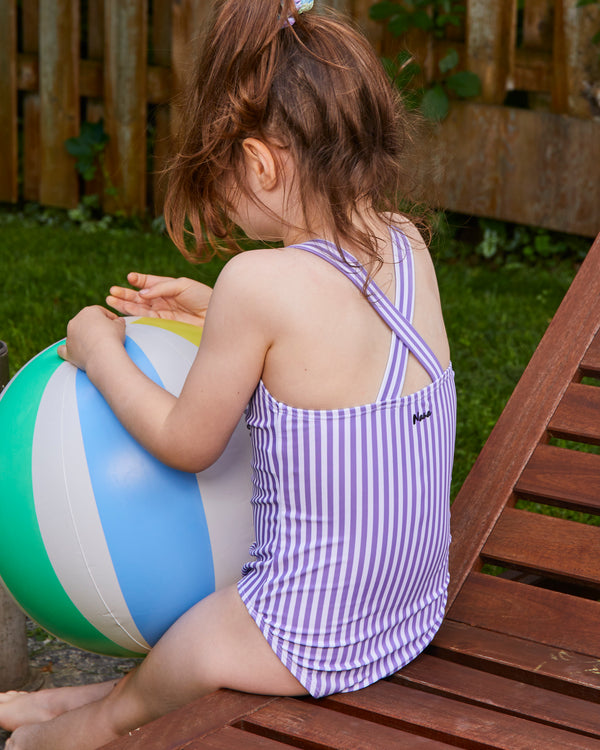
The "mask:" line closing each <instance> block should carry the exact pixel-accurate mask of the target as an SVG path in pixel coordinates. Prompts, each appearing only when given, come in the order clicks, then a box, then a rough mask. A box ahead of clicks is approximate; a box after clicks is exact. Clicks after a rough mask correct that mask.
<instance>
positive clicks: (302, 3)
mask: <svg viewBox="0 0 600 750" xmlns="http://www.w3.org/2000/svg"><path fill="white" fill-rule="evenodd" d="M314 4H315V3H314V0H294V5H295V6H296V10H297V12H298V15H300V13H306V12H307V11H309V10H310V9H311V8H312V7H313V5H314ZM295 23H296V19H295V18H294V16H290V17H289V18H288V19H287V25H288V26H293V25H294V24H295ZM285 25H286V24H284V26H285Z"/></svg>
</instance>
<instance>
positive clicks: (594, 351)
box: [581, 334, 600, 377]
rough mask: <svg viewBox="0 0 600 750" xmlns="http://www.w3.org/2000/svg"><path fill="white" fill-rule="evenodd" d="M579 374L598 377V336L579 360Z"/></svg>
mask: <svg viewBox="0 0 600 750" xmlns="http://www.w3.org/2000/svg"><path fill="white" fill-rule="evenodd" d="M581 372H582V374H583V375H588V376H590V377H600V334H598V335H597V336H596V337H595V338H594V340H593V341H592V343H591V344H590V346H589V348H588V350H587V352H586V353H585V355H584V357H583V359H582V360H581Z"/></svg>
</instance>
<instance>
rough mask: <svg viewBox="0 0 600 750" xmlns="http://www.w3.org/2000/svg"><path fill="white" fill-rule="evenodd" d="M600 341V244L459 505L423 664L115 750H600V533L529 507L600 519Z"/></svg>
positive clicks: (239, 705)
mask: <svg viewBox="0 0 600 750" xmlns="http://www.w3.org/2000/svg"><path fill="white" fill-rule="evenodd" d="M599 328H600V235H599V236H598V238H597V239H596V241H595V243H594V245H593V246H592V248H591V250H590V252H589V254H588V257H587V259H586V261H585V262H584V264H583V266H582V268H581V270H580V271H579V273H578V275H577V277H576V278H575V280H574V281H573V284H572V285H571V288H570V290H569V292H568V293H567V295H566V297H565V299H564V301H563V303H562V305H561V307H560V308H559V310H558V312H557V313H556V315H555V317H554V319H553V320H552V322H551V324H550V326H549V328H548V331H547V333H546V334H545V336H544V338H543V340H542V341H541V343H540V345H539V347H538V349H537V351H536V352H535V354H534V356H533V358H532V360H531V362H530V364H529V365H528V367H527V369H526V370H525V373H524V374H523V376H522V378H521V380H520V381H519V383H518V385H517V387H516V389H515V391H514V393H513V395H512V397H511V399H510V401H509V402H508V404H507V406H506V408H505V409H504V412H503V413H502V415H501V417H500V419H499V420H498V423H497V425H496V426H495V428H494V430H493V432H492V433H491V435H490V437H489V439H488V441H487V443H486V445H485V446H484V448H483V450H482V451H481V454H480V456H479V458H478V460H477V462H476V463H475V465H474V467H473V469H472V471H471V473H470V475H469V476H468V478H467V479H466V481H465V483H464V486H463V487H462V489H461V491H460V493H459V495H458V497H457V498H456V501H455V503H454V505H453V508H452V529H453V542H452V548H451V588H450V595H449V604H448V611H447V617H446V619H445V621H444V623H443V625H442V627H441V629H440V631H439V633H438V635H437V636H436V637H435V639H434V641H433V643H432V645H431V646H430V647H429V648H428V649H427V651H426V652H425V653H424V654H422V655H421V656H420V657H418V658H417V659H416V660H415V661H414V662H413V663H411V664H409V665H408V666H407V667H405V668H404V669H403V670H402V671H401V672H399V673H397V674H396V675H394V676H392V677H390V678H389V679H387V680H383V681H381V682H379V683H377V684H375V685H372V686H371V687H368V688H366V689H364V690H361V691H358V692H356V693H349V694H346V695H336V696H332V697H329V698H325V699H322V700H319V701H315V700H311V699H290V698H270V697H264V696H259V695H246V694H241V693H235V692H233V691H225V690H223V691H219V692H217V693H213V694H212V695H208V696H206V697H204V698H201V699H199V700H197V701H195V702H194V703H191V704H190V705H188V706H186V707H184V708H182V709H180V710H178V711H174V712H173V713H171V714H168V715H167V716H164V717H163V718H161V719H159V720H157V721H155V722H153V723H151V724H148V725H147V726H145V727H142V728H141V729H139V730H137V731H135V732H133V733H131V735H130V736H128V737H125V738H123V739H121V740H119V741H118V742H113V743H110V744H109V745H107V746H106V750H109V749H110V750H137V749H138V748H139V749H141V748H143V750H179V749H183V748H185V749H186V750H200V748H222V749H226V750H235V749H236V748H239V749H240V750H242V749H243V750H254V749H256V750H259V749H261V750H270V749H271V748H272V750H276V749H277V748H281V749H282V750H283V748H286V747H302V748H319V749H325V748H344V749H348V750H356V749H357V748H370V749H372V750H386V749H387V748H410V750H413V749H415V750H418V749H420V748H448V747H463V748H505V749H506V750H521V749H522V750H525V749H526V750H532V748H540V749H542V750H553V749H556V750H559V748H560V750H565V748H577V750H581V749H582V748H599V749H600V705H599V704H600V527H598V526H590V525H586V524H584V523H579V522H577V521H572V520H565V519H563V518H555V517H551V516H549V515H541V514H538V513H532V512H529V511H527V510H524V509H519V508H518V506H519V502H518V501H519V500H521V499H528V500H534V501H536V502H538V503H541V504H544V505H548V506H556V507H562V508H570V509H574V510H578V511H583V512H585V513H590V514H595V515H600V455H594V454H592V453H584V452H582V451H581V450H578V449H577V448H578V447H580V446H577V445H576V444H577V443H586V444H600V333H599ZM594 378H595V379H597V381H596V384H593V379H594ZM584 379H585V380H586V381H588V382H589V379H592V381H591V384H588V382H584V383H582V380H584ZM554 438H559V439H562V440H565V439H566V440H568V441H573V443H569V447H564V444H563V445H562V446H557V445H555V444H553V443H556V440H554ZM486 563H493V564H494V565H498V566H501V567H502V568H504V569H505V573H504V574H503V575H502V576H493V575H489V574H486V573H483V572H482V567H483V565H484V564H486Z"/></svg>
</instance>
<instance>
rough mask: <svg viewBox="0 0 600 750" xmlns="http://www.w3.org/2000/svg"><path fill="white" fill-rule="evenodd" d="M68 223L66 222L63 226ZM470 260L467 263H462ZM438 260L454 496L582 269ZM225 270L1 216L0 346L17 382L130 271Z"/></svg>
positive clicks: (122, 234) (109, 237) (125, 239)
mask: <svg viewBox="0 0 600 750" xmlns="http://www.w3.org/2000/svg"><path fill="white" fill-rule="evenodd" d="M59 216H60V215H59V214H57V217H59ZM462 255H463V256H464V253H463V254H462ZM445 256H446V254H445V253H439V254H438V255H437V258H436V265H437V272H438V278H439V284H440V289H441V295H442V300H443V305H444V310H445V316H446V324H447V328H448V335H449V338H450V343H451V348H452V360H453V364H454V369H455V371H456V384H457V389H458V435H457V446H456V461H455V468H454V481H453V495H454V494H455V493H456V491H457V490H458V488H459V487H460V485H461V484H462V482H463V480H464V478H465V476H466V474H467V473H468V471H469V469H470V467H471V465H472V463H473V461H474V460H475V458H476V456H477V454H478V452H479V450H480V449H481V446H482V445H483V443H484V441H485V439H486V437H487V435H488V434H489V432H490V430H491V428H492V427H493V425H494V423H495V421H496V419H497V418H498V415H499V414H500V412H501V411H502V408H503V406H504V404H505V403H506V400H507V399H508V397H509V395H510V393H511V392H512V390H513V388H514V386H515V384H516V382H517V380H518V379H519V376H520V375H521V373H522V371H523V369H524V368H525V366H526V364H527V362H528V361H529V359H530V357H531V355H532V354H533V351H534V350H535V347H536V346H537V343H538V342H539V340H540V338H541V336H542V334H543V333H544V331H545V329H546V327H547V325H548V323H549V321H550V319H551V317H552V315H553V314H554V312H555V310H556V308H557V307H558V305H559V303H560V301H561V299H562V297H563V296H564V294H565V292H566V290H567V288H568V286H569V284H570V282H571V280H572V278H573V276H574V274H575V270H576V269H575V267H574V264H573V263H569V262H568V261H562V262H560V263H555V264H550V263H549V262H548V263H547V264H546V266H545V267H535V268H534V267H527V266H518V265H513V266H508V267H507V266H504V267H494V266H492V265H490V264H489V263H486V262H484V261H483V260H482V259H478V260H477V261H476V262H475V261H473V260H471V259H469V258H464V257H463V259H462V260H455V259H451V260H446V259H443V260H442V257H444V258H445ZM221 266H222V262H221V261H213V262H211V263H210V264H207V265H200V266H193V265H190V264H189V263H187V262H186V261H185V260H184V259H183V258H182V257H181V256H180V255H179V253H178V252H177V250H175V249H174V247H173V246H172V244H171V243H170V241H169V240H168V239H167V238H166V237H164V236H161V235H157V234H150V233H143V232H140V231H137V230H125V229H119V230H111V229H109V230H100V231H96V232H84V231H82V230H81V229H77V228H73V226H68V225H67V226H65V225H64V222H62V221H61V220H60V218H57V219H56V220H55V221H54V223H48V224H45V225H41V226H40V225H38V224H35V223H34V222H33V221H26V220H23V219H21V218H19V217H16V216H15V215H14V214H10V213H0V267H1V268H2V276H1V280H0V339H2V340H4V341H6V343H7V344H8V347H9V354H10V362H11V373H14V372H15V371H16V370H17V369H18V368H19V367H20V366H22V365H23V364H24V363H25V362H26V361H27V360H28V359H30V358H31V357H32V356H33V355H34V354H36V353H37V352H38V351H40V350H42V349H43V348H45V347H46V346H48V345H49V344H51V343H53V342H54V341H56V340H58V339H60V338H62V337H63V336H64V331H65V327H66V324H67V322H68V320H69V318H70V317H72V316H73V315H74V314H75V313H76V312H77V310H79V309H80V308H81V307H82V306H84V305H87V304H98V303H99V304H101V303H103V301H104V298H105V296H106V294H107V292H108V288H109V287H110V286H111V284H115V283H119V284H122V283H124V282H125V277H126V274H127V272H128V271H130V270H140V271H151V272H152V273H157V274H164V275H174V276H180V275H188V276H193V277H196V278H198V279H200V280H202V281H204V282H206V283H211V284H212V283H213V282H214V279H215V278H216V276H217V275H218V272H219V270H220V268H221Z"/></svg>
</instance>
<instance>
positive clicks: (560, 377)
mask: <svg viewBox="0 0 600 750" xmlns="http://www.w3.org/2000/svg"><path fill="white" fill-rule="evenodd" d="M599 267H600V236H599V237H598V238H597V239H596V241H595V242H594V244H593V246H592V248H591V250H590V251H589V253H588V256H587V258H586V260H585V261H584V263H583V265H582V267H581V269H580V272H579V273H578V274H577V276H576V277H575V279H574V280H573V283H572V284H571V287H570V289H569V291H568V292H567V294H566V296H565V298H564V300H563V302H562V304H561V305H560V307H559V309H558V311H557V313H556V314H555V316H554V318H553V319H552V322H551V323H550V325H549V327H548V330H547V331H546V334H545V335H544V337H543V339H542V341H541V342H540V344H539V346H538V348H537V350H536V352H535V353H534V355H533V357H532V358H531V361H530V363H529V365H528V366H527V368H526V370H525V372H524V373H523V376H522V377H521V379H520V380H519V383H518V384H517V386H516V388H515V390H514V392H513V395H512V396H511V398H510V399H509V402H508V404H507V405H506V407H505V409H504V411H503V412H502V414H501V416H500V418H499V419H498V422H497V423H496V426H495V427H494V429H493V430H492V433H491V434H490V437H489V438H488V440H487V442H486V444H485V446H484V447H483V449H482V451H481V453H480V454H479V457H478V459H477V461H476V462H475V465H474V467H473V469H472V470H471V472H470V474H469V476H468V477H467V479H466V480H465V482H464V484H463V486H462V488H461V490H460V492H459V493H458V495H457V497H456V499H455V501H454V503H453V505H452V515H451V524H452V544H451V547H450V587H449V604H451V603H452V601H453V600H454V598H455V597H456V595H457V593H458V591H459V590H460V588H461V586H462V584H463V582H464V580H465V578H466V576H467V575H468V574H469V571H470V570H471V569H472V568H473V567H474V566H477V565H478V564H479V563H478V558H479V551H480V549H481V548H482V547H483V545H484V544H485V542H486V540H487V537H488V535H489V533H490V531H491V529H492V528H493V527H494V524H495V522H496V520H497V518H498V516H499V515H500V513H501V511H502V509H503V507H504V506H505V504H506V503H507V501H508V500H509V499H511V498H512V497H513V489H514V487H515V485H516V482H517V480H518V478H519V477H520V476H521V474H522V472H523V469H524V467H525V466H526V464H527V462H528V460H529V458H530V456H531V454H532V452H533V450H534V448H535V447H536V445H537V444H538V443H539V442H540V441H542V439H543V438H544V437H545V435H546V427H547V423H548V419H549V415H551V414H552V413H553V412H554V411H555V409H556V406H557V404H558V403H559V402H560V400H561V397H562V395H563V393H564V390H565V387H566V384H567V383H569V382H570V381H571V380H572V379H573V377H574V376H575V374H576V373H577V370H578V367H579V362H580V361H581V358H582V357H583V355H584V353H585V352H586V350H587V349H588V347H589V345H590V342H591V341H592V340H593V338H594V336H595V335H596V332H597V331H598V328H599V327H600V274H599V273H598V268H599ZM559 351H560V356H558V352H559ZM532 394H535V398H532ZM515 425H518V428H516V427H515Z"/></svg>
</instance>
